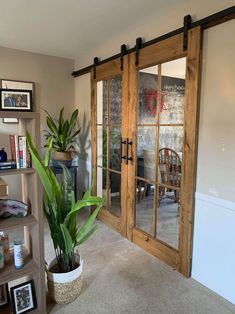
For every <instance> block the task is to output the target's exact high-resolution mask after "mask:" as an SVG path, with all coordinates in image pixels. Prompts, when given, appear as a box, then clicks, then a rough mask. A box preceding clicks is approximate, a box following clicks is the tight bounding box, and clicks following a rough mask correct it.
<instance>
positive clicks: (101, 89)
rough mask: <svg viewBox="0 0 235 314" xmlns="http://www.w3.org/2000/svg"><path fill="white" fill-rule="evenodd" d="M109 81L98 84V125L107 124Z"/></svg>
mask: <svg viewBox="0 0 235 314" xmlns="http://www.w3.org/2000/svg"><path fill="white" fill-rule="evenodd" d="M107 121H108V112H107V81H99V82H97V124H107Z"/></svg>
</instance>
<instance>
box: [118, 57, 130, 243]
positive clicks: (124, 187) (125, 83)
mask: <svg viewBox="0 0 235 314" xmlns="http://www.w3.org/2000/svg"><path fill="white" fill-rule="evenodd" d="M122 104H123V105H122V139H124V138H128V137H129V133H128V128H129V114H128V109H129V55H126V56H124V58H123V74H122ZM129 152H130V148H129ZM129 155H131V152H130V153H129ZM121 157H122V156H121ZM129 164H130V162H129ZM129 164H128V165H127V164H126V163H125V162H124V160H123V159H122V163H121V172H122V175H121V177H122V179H121V182H122V183H121V209H122V214H121V218H120V224H121V225H120V228H121V234H122V235H123V236H124V237H126V236H127V216H128V205H127V202H128V166H129Z"/></svg>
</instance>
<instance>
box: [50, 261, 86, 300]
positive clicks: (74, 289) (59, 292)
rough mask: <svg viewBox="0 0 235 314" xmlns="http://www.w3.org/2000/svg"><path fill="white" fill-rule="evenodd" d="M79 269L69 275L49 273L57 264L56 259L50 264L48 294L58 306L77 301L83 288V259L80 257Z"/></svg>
mask: <svg viewBox="0 0 235 314" xmlns="http://www.w3.org/2000/svg"><path fill="white" fill-rule="evenodd" d="M78 260H79V267H78V268H76V269H74V270H72V271H70V272H68V273H52V272H50V271H49V269H51V267H52V266H54V265H55V264H56V263H57V260H56V258H55V259H53V260H52V261H51V263H50V264H49V267H48V270H46V273H47V285H48V292H49V295H50V297H51V299H52V300H53V301H54V302H56V303H58V304H66V303H70V302H73V301H74V300H76V299H77V297H78V296H79V294H80V292H81V288H82V268H83V259H82V258H81V257H78Z"/></svg>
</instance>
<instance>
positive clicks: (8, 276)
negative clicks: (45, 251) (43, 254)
mask: <svg viewBox="0 0 235 314" xmlns="http://www.w3.org/2000/svg"><path fill="white" fill-rule="evenodd" d="M38 270H39V269H38V266H37V264H36V263H35V262H34V260H33V259H32V257H31V256H29V255H28V256H27V255H26V256H25V257H24V267H23V268H21V269H16V268H15V265H14V261H13V256H11V261H10V262H8V263H6V265H5V266H4V268H3V269H2V270H0V285H2V284H4V283H6V282H9V281H13V280H16V279H18V278H20V277H24V276H28V275H31V274H33V273H36V272H37V271H38Z"/></svg>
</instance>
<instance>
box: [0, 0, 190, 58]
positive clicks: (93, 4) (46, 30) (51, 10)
mask: <svg viewBox="0 0 235 314" xmlns="http://www.w3.org/2000/svg"><path fill="white" fill-rule="evenodd" d="M185 1H186V0H168V1H166V0H5V1H3V0H0V46H2V47H8V48H15V49H20V50H25V51H32V52H37V53H43V54H48V55H53V56H59V57H66V58H72V59H79V56H81V55H84V54H85V53H87V51H95V47H96V46H99V47H100V46H101V45H102V43H105V42H106V41H108V40H110V39H111V38H112V36H113V37H114V36H118V35H119V33H123V31H125V30H128V28H129V27H130V26H131V25H133V24H136V23H138V24H139V25H141V23H144V22H145V23H146V20H147V21H148V19H151V18H155V17H156V18H157V17H158V16H159V15H160V14H162V12H164V11H166V10H167V9H169V8H170V7H171V6H174V5H178V4H182V3H183V2H185ZM181 18H182V17H180V19H181ZM121 44H122V43H120V45H121Z"/></svg>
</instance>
